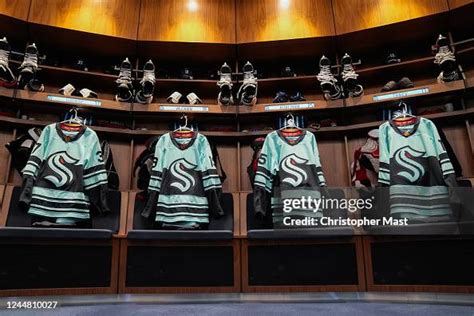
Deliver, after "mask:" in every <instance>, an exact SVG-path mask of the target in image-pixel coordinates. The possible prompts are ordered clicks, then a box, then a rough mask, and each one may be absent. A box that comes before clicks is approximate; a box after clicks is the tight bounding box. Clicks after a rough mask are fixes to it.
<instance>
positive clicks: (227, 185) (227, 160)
mask: <svg viewBox="0 0 474 316" xmlns="http://www.w3.org/2000/svg"><path fill="white" fill-rule="evenodd" d="M214 144H216V142H214ZM216 147H217V151H218V152H219V158H220V161H221V163H222V169H223V170H224V171H225V173H226V174H227V179H226V180H225V182H224V183H223V184H222V190H223V191H224V192H237V191H239V188H238V176H239V170H238V164H237V144H216Z"/></svg>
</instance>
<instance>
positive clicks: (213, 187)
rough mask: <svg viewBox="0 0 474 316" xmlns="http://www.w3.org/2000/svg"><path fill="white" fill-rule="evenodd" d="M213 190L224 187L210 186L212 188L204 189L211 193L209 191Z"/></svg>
mask: <svg viewBox="0 0 474 316" xmlns="http://www.w3.org/2000/svg"><path fill="white" fill-rule="evenodd" d="M212 189H222V185H214V186H210V187H207V188H204V191H209V190H212Z"/></svg>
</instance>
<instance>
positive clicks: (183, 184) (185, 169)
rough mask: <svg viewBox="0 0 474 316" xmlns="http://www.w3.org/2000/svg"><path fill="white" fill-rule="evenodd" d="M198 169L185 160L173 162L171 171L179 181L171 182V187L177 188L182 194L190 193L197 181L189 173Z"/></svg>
mask: <svg viewBox="0 0 474 316" xmlns="http://www.w3.org/2000/svg"><path fill="white" fill-rule="evenodd" d="M196 167H197V165H195V164H192V163H190V162H189V161H187V160H186V159H184V158H180V159H178V160H175V161H173V163H171V165H170V171H171V174H172V175H173V176H174V177H175V178H176V179H178V181H174V182H171V186H172V187H175V188H177V189H178V190H180V191H181V192H186V191H188V190H189V189H190V188H191V187H193V186H194V185H195V184H196V180H195V179H194V177H193V176H192V174H191V173H190V172H189V171H191V170H194V168H196Z"/></svg>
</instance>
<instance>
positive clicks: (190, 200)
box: [158, 194, 209, 207]
mask: <svg viewBox="0 0 474 316" xmlns="http://www.w3.org/2000/svg"><path fill="white" fill-rule="evenodd" d="M158 203H163V204H166V205H173V204H193V205H202V206H206V207H207V206H208V204H209V203H208V201H207V198H206V197H203V196H195V195H165V194H160V196H159V197H158Z"/></svg>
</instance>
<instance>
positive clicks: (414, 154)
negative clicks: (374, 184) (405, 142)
mask: <svg viewBox="0 0 474 316" xmlns="http://www.w3.org/2000/svg"><path fill="white" fill-rule="evenodd" d="M424 155H425V152H422V151H418V150H416V149H413V148H411V147H410V146H405V147H402V148H400V149H398V150H397V151H396V152H395V153H394V155H393V157H394V159H395V161H396V163H397V164H398V166H399V170H401V171H399V172H397V175H399V176H400V177H403V178H405V179H406V180H408V181H410V182H412V183H413V182H416V181H417V180H419V179H421V177H423V175H424V174H425V168H424V167H423V165H422V164H421V163H419V162H418V161H417V158H422V157H423V156H424Z"/></svg>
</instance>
